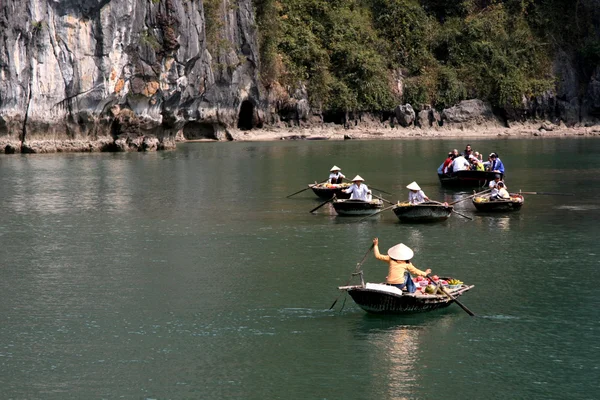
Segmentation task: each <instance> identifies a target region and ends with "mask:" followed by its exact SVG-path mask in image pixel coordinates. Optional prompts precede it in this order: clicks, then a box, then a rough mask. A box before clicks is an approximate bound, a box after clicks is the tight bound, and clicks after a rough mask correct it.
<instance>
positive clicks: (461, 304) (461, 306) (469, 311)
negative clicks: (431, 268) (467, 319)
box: [427, 275, 475, 317]
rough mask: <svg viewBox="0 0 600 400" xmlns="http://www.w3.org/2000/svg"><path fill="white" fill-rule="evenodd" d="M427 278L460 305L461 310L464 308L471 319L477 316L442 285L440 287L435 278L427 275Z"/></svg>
mask: <svg viewBox="0 0 600 400" xmlns="http://www.w3.org/2000/svg"><path fill="white" fill-rule="evenodd" d="M427 277H428V278H429V280H430V281H431V282H433V284H434V285H435V286H436V287H437V289H438V290H441V291H442V293H444V294H445V295H446V296H448V297H449V298H450V299H451V300H452V301H454V302H455V303H456V304H458V305H459V306H460V308H462V309H463V310H465V311H466V313H467V314H469V315H470V316H471V317H474V316H475V314H474V313H473V311H471V310H469V309H468V308H467V307H466V306H465V305H464V304H463V303H461V302H460V301H458V299H456V297H454V296H452V295H451V294H450V293H448V291H447V290H446V289H444V287H443V286H442V285H440V284H438V283H437V282H436V281H434V280H433V278H432V277H431V275H427Z"/></svg>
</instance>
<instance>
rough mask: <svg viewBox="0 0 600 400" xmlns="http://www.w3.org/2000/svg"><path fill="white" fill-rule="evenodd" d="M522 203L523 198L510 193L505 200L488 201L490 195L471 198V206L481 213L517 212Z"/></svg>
mask: <svg viewBox="0 0 600 400" xmlns="http://www.w3.org/2000/svg"><path fill="white" fill-rule="evenodd" d="M524 202H525V198H524V197H523V195H521V194H519V193H510V199H507V200H490V194H485V195H481V196H477V197H473V205H474V206H475V208H476V209H477V211H483V212H506V211H518V210H520V209H521V207H522V206H523V203H524Z"/></svg>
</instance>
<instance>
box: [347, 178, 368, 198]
mask: <svg viewBox="0 0 600 400" xmlns="http://www.w3.org/2000/svg"><path fill="white" fill-rule="evenodd" d="M363 182H364V179H363V178H361V177H360V175H356V176H355V177H354V179H352V186H350V187H349V188H348V189H344V192H345V193H350V200H362V201H371V198H372V197H371V191H370V190H369V188H368V187H367V185H365V184H363Z"/></svg>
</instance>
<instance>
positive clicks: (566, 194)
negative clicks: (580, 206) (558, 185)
mask: <svg viewBox="0 0 600 400" xmlns="http://www.w3.org/2000/svg"><path fill="white" fill-rule="evenodd" d="M519 194H544V195H548V196H575V194H574V193H554V192H522V191H520V190H519Z"/></svg>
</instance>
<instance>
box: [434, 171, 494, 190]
mask: <svg viewBox="0 0 600 400" xmlns="http://www.w3.org/2000/svg"><path fill="white" fill-rule="evenodd" d="M496 174H497V172H491V171H471V170H465V171H458V172H452V173H448V174H438V177H439V178H440V183H441V184H442V186H446V187H482V186H484V185H485V184H486V183H487V182H490V181H493V180H494V177H495V175H496ZM500 176H501V179H502V177H503V174H500Z"/></svg>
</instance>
